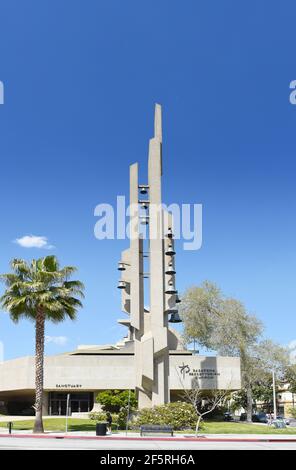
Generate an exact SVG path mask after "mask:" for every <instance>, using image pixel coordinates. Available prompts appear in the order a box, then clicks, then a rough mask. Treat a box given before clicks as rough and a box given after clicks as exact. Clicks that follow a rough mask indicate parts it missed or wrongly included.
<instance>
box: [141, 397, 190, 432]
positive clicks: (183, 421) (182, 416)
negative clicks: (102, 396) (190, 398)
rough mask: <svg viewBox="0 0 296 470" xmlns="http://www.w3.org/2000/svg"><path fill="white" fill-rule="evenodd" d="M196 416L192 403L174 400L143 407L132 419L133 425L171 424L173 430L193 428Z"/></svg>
mask: <svg viewBox="0 0 296 470" xmlns="http://www.w3.org/2000/svg"><path fill="white" fill-rule="evenodd" d="M196 421H197V416H196V413H195V410H194V407H193V405H191V404H190V403H186V402H182V401H176V402H172V403H168V404H166V405H161V406H155V407H153V408H143V409H142V410H140V411H139V412H138V414H137V416H136V417H135V419H134V420H133V423H132V424H133V427H134V428H138V427H140V426H141V425H143V424H159V425H169V426H172V427H173V429H174V430H183V429H194V428H195V426H196Z"/></svg>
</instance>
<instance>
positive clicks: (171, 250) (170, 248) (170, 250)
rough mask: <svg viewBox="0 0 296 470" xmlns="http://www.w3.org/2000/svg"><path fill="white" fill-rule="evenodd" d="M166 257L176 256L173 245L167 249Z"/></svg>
mask: <svg viewBox="0 0 296 470" xmlns="http://www.w3.org/2000/svg"><path fill="white" fill-rule="evenodd" d="M165 254H166V255H169V256H174V255H175V254H176V252H175V250H174V248H173V245H169V246H168V247H167V249H166V252H165Z"/></svg>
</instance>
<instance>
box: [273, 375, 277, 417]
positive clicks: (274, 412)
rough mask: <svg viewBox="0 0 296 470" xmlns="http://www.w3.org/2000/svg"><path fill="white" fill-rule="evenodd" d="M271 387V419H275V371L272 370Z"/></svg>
mask: <svg viewBox="0 0 296 470" xmlns="http://www.w3.org/2000/svg"><path fill="white" fill-rule="evenodd" d="M272 388H273V419H277V412H276V389H275V372H274V370H273V371H272Z"/></svg>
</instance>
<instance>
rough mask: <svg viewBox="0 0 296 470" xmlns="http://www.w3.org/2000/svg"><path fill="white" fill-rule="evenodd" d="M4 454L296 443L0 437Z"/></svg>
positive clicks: (291, 446)
mask: <svg viewBox="0 0 296 470" xmlns="http://www.w3.org/2000/svg"><path fill="white" fill-rule="evenodd" d="M0 450H155V451H156V452H157V451H160V450H173V451H179V450H296V442H204V441H202V442H186V440H184V442H180V441H174V440H172V441H169V440H168V441H159V440H150V441H143V440H133V441H127V440H122V441H121V440H116V441H115V440H114V441H112V440H100V439H98V440H87V439H61V438H59V439H57V438H46V439H42V438H41V439H40V438H30V437H28V438H27V437H26V438H18V437H0Z"/></svg>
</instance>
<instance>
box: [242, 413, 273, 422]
mask: <svg viewBox="0 0 296 470" xmlns="http://www.w3.org/2000/svg"><path fill="white" fill-rule="evenodd" d="M240 421H247V413H241V415H240ZM252 421H253V423H265V424H266V423H268V419H267V416H266V413H262V412H260V413H253V414H252Z"/></svg>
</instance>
